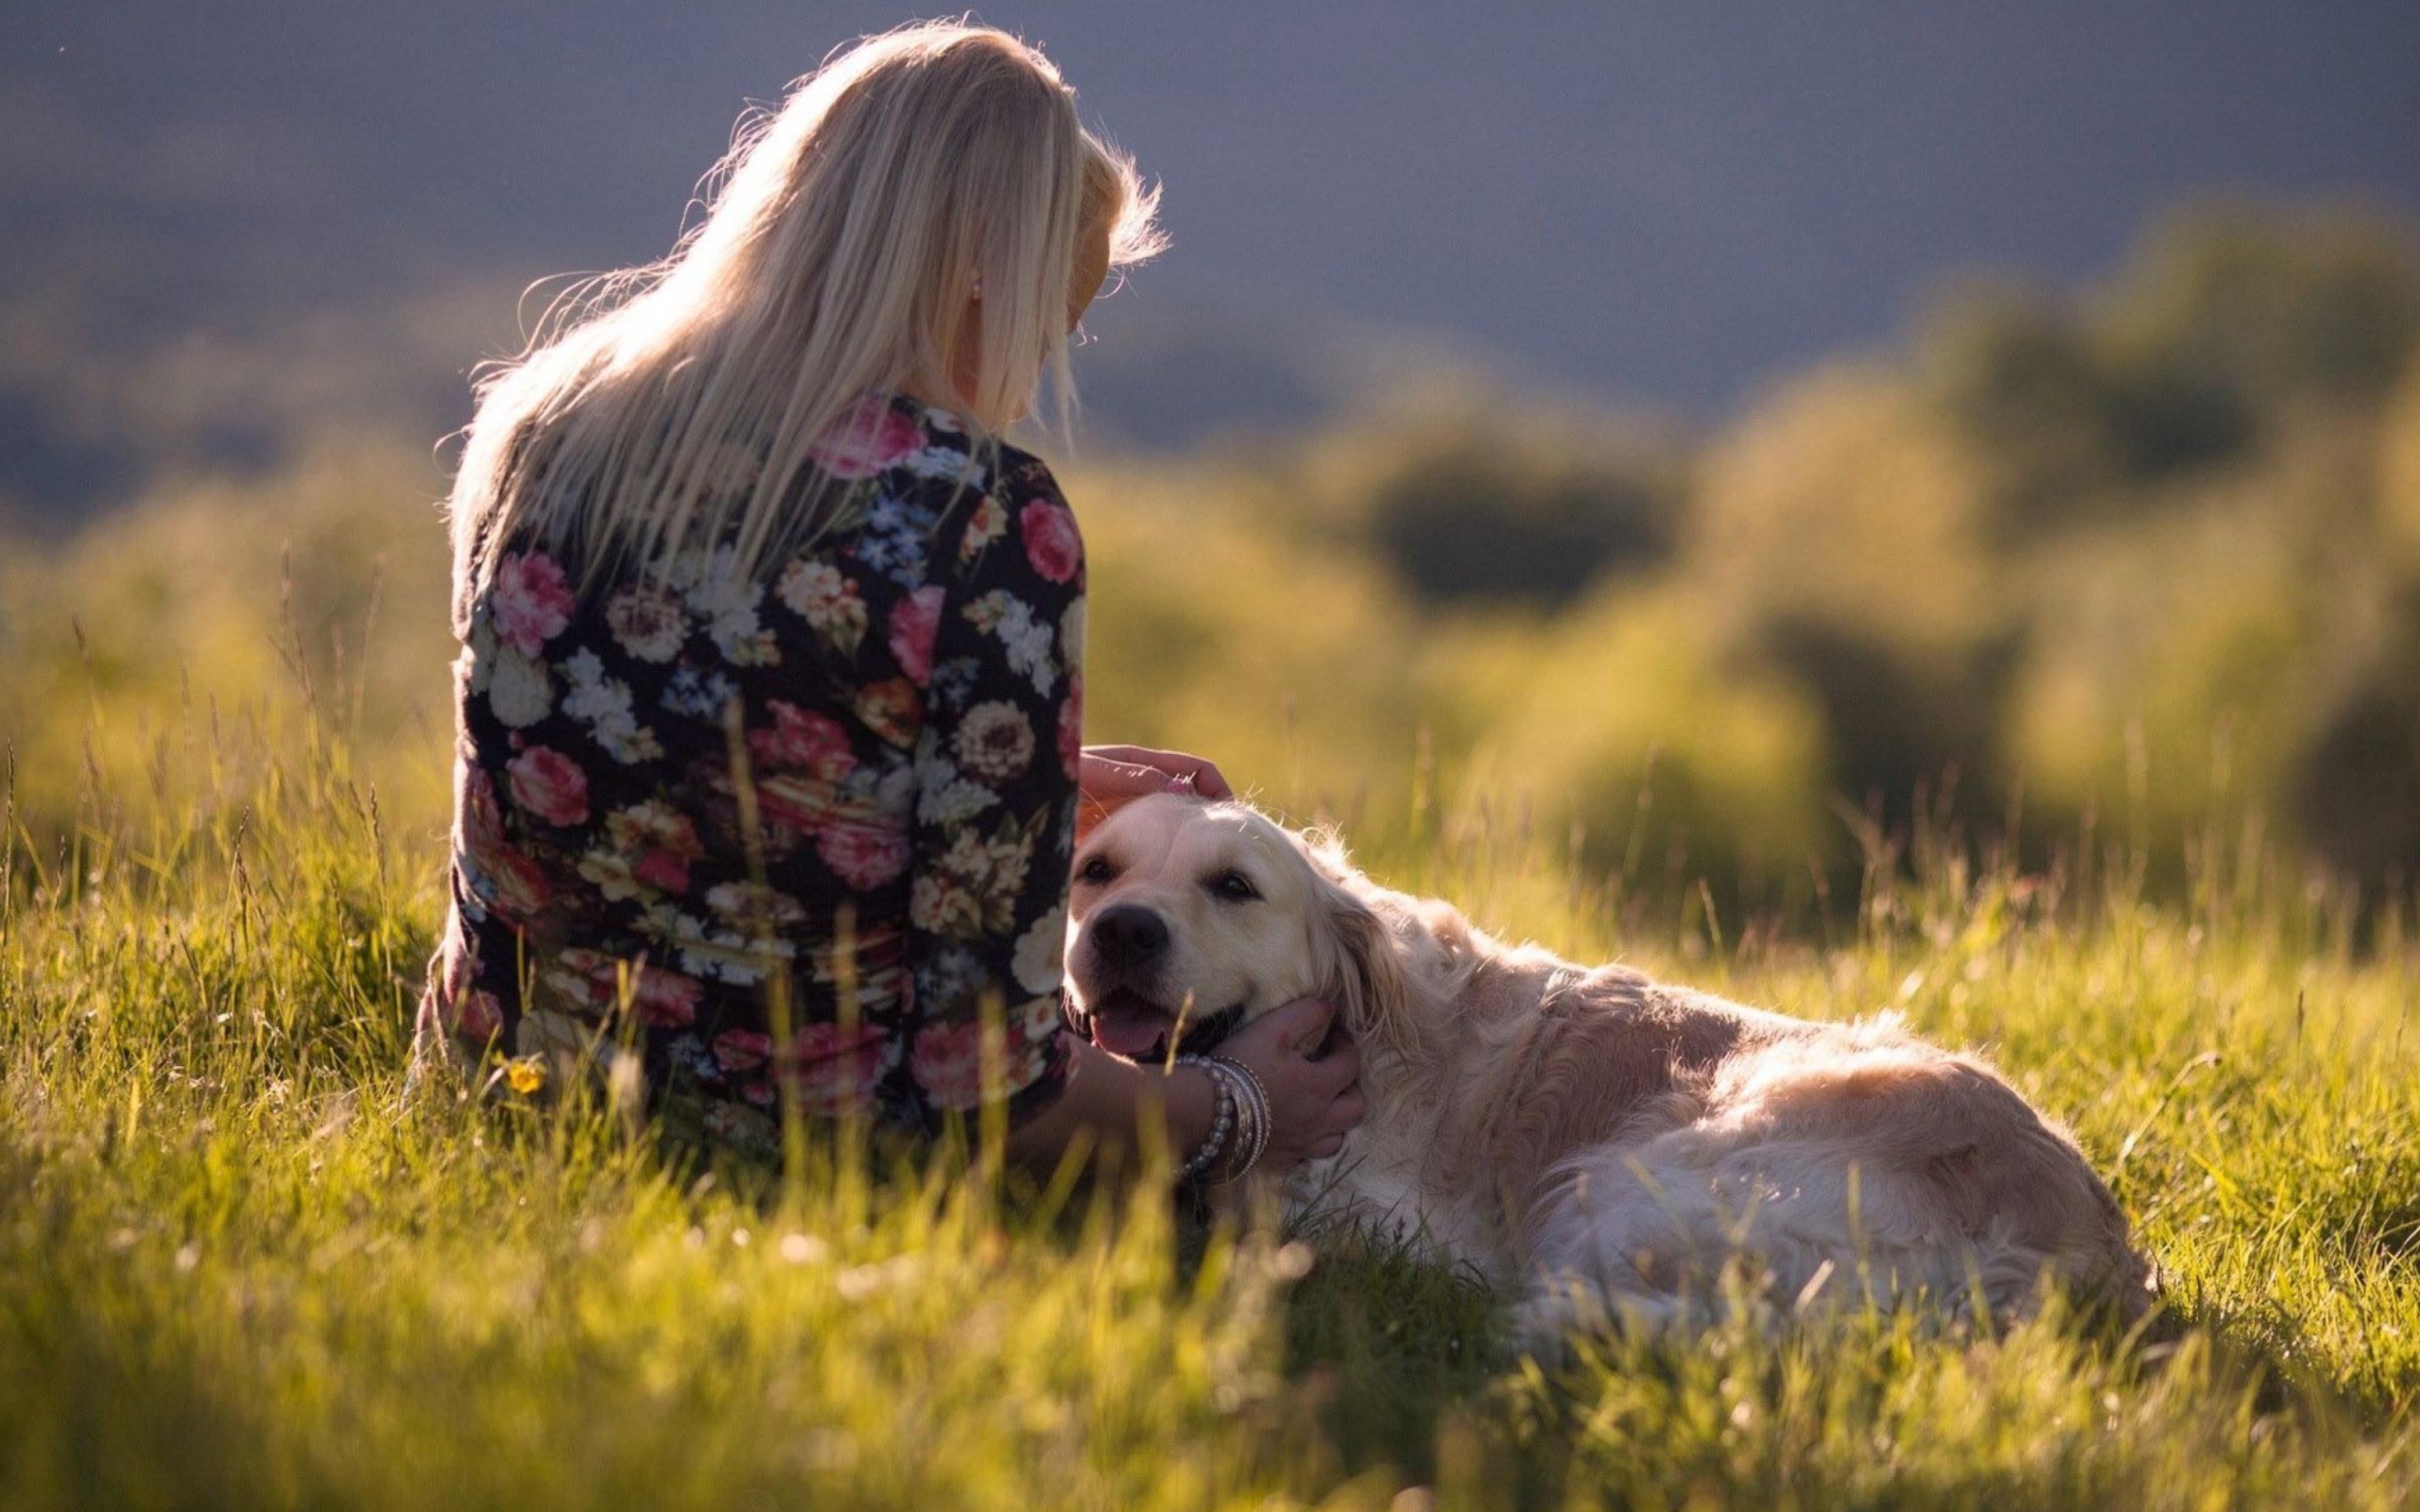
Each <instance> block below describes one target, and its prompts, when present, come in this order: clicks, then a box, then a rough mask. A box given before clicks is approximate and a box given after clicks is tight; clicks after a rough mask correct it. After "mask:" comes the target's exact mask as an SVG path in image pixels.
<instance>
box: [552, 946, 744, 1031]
mask: <svg viewBox="0 0 2420 1512" xmlns="http://www.w3.org/2000/svg"><path fill="white" fill-rule="evenodd" d="M556 960H557V961H558V962H560V963H561V964H562V968H563V970H562V971H554V972H550V973H549V974H548V975H547V978H546V985H547V986H549V987H552V988H555V989H556V990H558V991H560V992H562V994H563V995H564V996H566V997H568V998H570V999H571V1000H572V1001H573V1002H574V1003H576V1004H578V1005H581V1006H583V1007H586V1008H588V1009H589V1010H590V1011H592V1012H595V1013H599V1014H603V1013H611V1012H613V1011H614V1010H615V1009H617V1008H620V1007H621V1006H622V1005H623V1004H624V1003H625V1001H627V1002H628V1004H629V1005H630V1010H631V1013H632V1014H633V1015H634V1016H635V1017H636V1018H637V1019H638V1021H639V1022H641V1023H647V1024H653V1025H656V1026H658V1027H660V1028H666V1029H685V1028H687V1027H688V1026H689V1025H690V1024H691V1023H692V1022H696V1020H697V1017H698V1002H699V1000H700V998H702V997H703V996H704V995H705V987H704V985H703V984H702V983H700V981H699V980H698V979H697V978H696V977H693V976H683V975H682V974H681V973H680V972H678V971H666V970H664V969H663V968H661V967H656V966H649V965H648V964H646V963H645V962H643V961H625V960H621V959H619V958H617V957H615V956H612V955H608V954H605V953H604V952H602V951H591V950H580V949H578V948H574V949H571V950H567V951H564V952H562V954H559V955H558V956H556Z"/></svg>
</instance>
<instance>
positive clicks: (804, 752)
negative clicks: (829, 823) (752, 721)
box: [748, 698, 857, 782]
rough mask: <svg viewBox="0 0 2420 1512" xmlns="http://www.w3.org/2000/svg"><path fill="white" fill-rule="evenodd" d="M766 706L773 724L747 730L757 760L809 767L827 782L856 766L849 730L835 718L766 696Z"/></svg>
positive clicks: (749, 744)
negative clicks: (767, 728) (759, 728)
mask: <svg viewBox="0 0 2420 1512" xmlns="http://www.w3.org/2000/svg"><path fill="white" fill-rule="evenodd" d="M765 707H766V708H767V709H768V710H769V711H770V712H771V713H772V715H773V728H772V729H770V730H750V731H749V732H748V748H749V749H750V750H751V751H752V752H754V753H755V756H756V759H757V760H758V761H760V762H763V763H764V764H765V765H768V766H786V767H795V768H799V769H801V770H804V771H810V772H813V773H814V774H815V775H816V776H818V777H821V778H823V779H824V780H826V781H827V782H838V781H839V780H840V779H841V778H843V777H846V776H848V775H849V773H850V772H851V771H853V770H855V769H856V765H857V758H856V754H855V753H853V752H852V751H851V750H850V749H849V732H848V731H847V730H843V729H841V728H840V723H839V721H838V720H836V719H834V718H832V717H831V716H830V715H828V714H820V713H815V712H814V711H813V710H811V709H802V708H800V707H799V706H798V705H796V704H794V703H785V702H783V701H782V700H781V699H779V698H769V699H767V700H766V703H765Z"/></svg>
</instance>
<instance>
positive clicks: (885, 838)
mask: <svg viewBox="0 0 2420 1512" xmlns="http://www.w3.org/2000/svg"><path fill="white" fill-rule="evenodd" d="M815 852H816V854H818V855H820V856H821V857H822V858H823V864H824V865H825V866H827V867H830V868H832V874H833V875H834V876H836V877H838V878H839V879H840V880H841V881H842V882H845V883H847V884H848V885H850V886H852V887H856V888H858V889H859V890H864V889H866V888H870V887H879V886H881V885H883V884H885V883H887V882H891V881H894V880H896V879H897V878H898V876H899V874H900V873H901V872H902V871H905V870H907V869H908V837H907V836H906V835H905V834H902V833H899V832H898V831H897V830H892V829H887V828H885V827H883V826H881V825H878V824H859V823H856V822H855V821H852V820H848V819H839V820H835V821H834V822H832V823H830V824H827V825H825V826H824V827H823V831H822V833H820V834H818V835H817V836H816V837H815Z"/></svg>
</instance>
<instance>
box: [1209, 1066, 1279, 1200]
mask: <svg viewBox="0 0 2420 1512" xmlns="http://www.w3.org/2000/svg"><path fill="white" fill-rule="evenodd" d="M1203 1058H1204V1059H1206V1060H1209V1061H1211V1062H1213V1063H1214V1064H1216V1065H1218V1066H1219V1067H1220V1068H1221V1069H1223V1070H1225V1071H1226V1072H1228V1073H1229V1074H1231V1075H1233V1076H1234V1077H1235V1079H1236V1090H1237V1091H1239V1092H1241V1093H1242V1094H1243V1101H1244V1102H1245V1104H1246V1105H1247V1106H1246V1108H1244V1110H1243V1114H1242V1123H1243V1131H1242V1143H1243V1146H1244V1153H1243V1158H1242V1159H1241V1160H1237V1161H1236V1165H1235V1169H1234V1172H1233V1173H1232V1174H1231V1175H1230V1176H1229V1177H1228V1179H1229V1180H1231V1181H1236V1180H1241V1179H1242V1178H1243V1177H1245V1176H1246V1175H1247V1174H1248V1173H1250V1172H1251V1170H1252V1168H1253V1166H1255V1165H1258V1164H1259V1163H1260V1158H1261V1157H1262V1156H1263V1155H1266V1154H1268V1153H1269V1136H1270V1133H1271V1125H1272V1124H1273V1123H1274V1120H1272V1119H1271V1117H1270V1112H1269V1089H1268V1088H1267V1087H1265V1086H1263V1085H1261V1080H1260V1076H1259V1074H1257V1073H1256V1072H1254V1071H1253V1069H1252V1068H1251V1067H1250V1066H1247V1065H1245V1064H1244V1063H1243V1062H1242V1061H1240V1060H1230V1059H1228V1058H1227V1057H1225V1056H1206V1057H1203Z"/></svg>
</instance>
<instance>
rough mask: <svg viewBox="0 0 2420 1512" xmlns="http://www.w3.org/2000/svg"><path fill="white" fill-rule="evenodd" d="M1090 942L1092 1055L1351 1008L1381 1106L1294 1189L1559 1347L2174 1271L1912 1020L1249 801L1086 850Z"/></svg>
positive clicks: (2127, 1293) (1075, 919) (1148, 1051)
mask: <svg viewBox="0 0 2420 1512" xmlns="http://www.w3.org/2000/svg"><path fill="white" fill-rule="evenodd" d="M1070 917H1071V922H1070V936H1069V940H1068V953H1067V968H1068V981H1069V984H1070V987H1071V988H1072V991H1073V994H1074V1006H1075V1008H1076V1010H1077V1013H1078V1016H1079V1018H1080V1022H1084V1023H1086V1025H1087V1026H1088V1028H1089V1032H1090V1033H1091V1034H1092V1036H1093V1038H1094V1040H1095V1041H1096V1042H1097V1043H1098V1044H1099V1045H1101V1046H1102V1047H1103V1048H1105V1049H1107V1050H1110V1051H1112V1052H1115V1053H1116V1054H1120V1055H1124V1056H1128V1057H1152V1056H1155V1055H1159V1054H1162V1053H1164V1052H1165V1051H1166V1049H1167V1044H1168V1040H1169V1037H1170V1036H1171V1035H1177V1036H1180V1037H1181V1039H1182V1042H1183V1043H1184V1046H1185V1047H1186V1048H1188V1049H1198V1048H1201V1047H1202V1045H1203V1043H1204V1042H1205V1041H1208V1040H1215V1039H1216V1037H1218V1036H1219V1035H1221V1034H1223V1033H1224V1032H1226V1031H1227V1030H1229V1029H1232V1028H1233V1026H1234V1025H1236V1023H1238V1022H1243V1021H1244V1020H1246V1019H1248V1018H1250V1017H1252V1016H1253V1015H1256V1014H1259V1013H1264V1012H1267V1011H1269V1010H1270V1009H1272V1008H1274V1007H1277V1006H1278V1005H1282V1004H1285V1003H1288V1002H1290V1001H1292V1000H1294V999H1297V998H1302V997H1308V996H1322V997H1326V998H1329V999H1330V1000H1332V1001H1334V1002H1337V1003H1338V1004H1340V1005H1341V1008H1342V1011H1343V1014H1344V1017H1345V1022H1347V1024H1348V1025H1349V1027H1350V1029H1351V1032H1352V1033H1353V1035H1354V1037H1355V1038H1356V1040H1357V1041H1358V1042H1359V1044H1360V1047H1361V1052H1362V1056H1363V1071H1362V1089H1363V1091H1364V1092H1365V1093H1366V1095H1367V1097H1368V1099H1369V1116H1368V1118H1367V1121H1366V1122H1365V1123H1364V1124H1363V1125H1361V1126H1360V1127H1359V1128H1358V1129H1357V1130H1356V1131H1355V1132H1354V1133H1353V1135H1352V1136H1351V1137H1350V1138H1349V1139H1348V1140H1347V1141H1346V1143H1345V1146H1344V1150H1343V1152H1342V1153H1341V1154H1340V1155H1339V1156H1337V1157H1336V1158H1335V1159H1333V1160H1325V1161H1316V1162H1312V1163H1311V1164H1310V1165H1308V1166H1305V1167H1304V1168H1302V1169H1301V1170H1299V1171H1297V1172H1295V1173H1294V1174H1293V1175H1292V1176H1291V1177H1288V1181H1287V1184H1286V1188H1285V1194H1286V1196H1287V1199H1288V1203H1289V1204H1291V1205H1293V1206H1294V1207H1296V1208H1297V1209H1298V1210H1299V1209H1300V1208H1301V1207H1303V1206H1305V1205H1310V1204H1319V1205H1322V1206H1324V1205H1328V1204H1334V1205H1336V1206H1338V1207H1339V1208H1340V1210H1341V1211H1344V1212H1345V1213H1347V1214H1349V1215H1351V1216H1353V1217H1355V1218H1356V1219H1358V1220H1361V1221H1365V1222H1369V1223H1372V1224H1374V1225H1376V1226H1379V1227H1381V1228H1387V1229H1394V1230H1396V1231H1397V1232H1399V1233H1400V1234H1402V1235H1403V1236H1404V1237H1405V1238H1407V1239H1408V1240H1409V1241H1410V1242H1411V1243H1413V1244H1415V1245H1416V1246H1421V1247H1422V1248H1423V1249H1424V1250H1425V1251H1426V1253H1428V1254H1429V1255H1431V1256H1432V1257H1433V1258H1437V1259H1441V1260H1444V1261H1447V1262H1449V1263H1451V1262H1459V1263H1467V1264H1469V1265H1471V1266H1473V1267H1475V1268H1476V1269H1477V1270H1478V1272H1479V1273H1481V1274H1482V1275H1484V1276H1486V1277H1488V1278H1490V1279H1492V1280H1495V1281H1497V1282H1499V1283H1513V1284H1526V1285H1527V1286H1528V1288H1529V1298H1530V1300H1529V1304H1528V1309H1527V1316H1528V1324H1529V1327H1530V1330H1531V1331H1532V1332H1549V1331H1552V1330H1554V1329H1557V1328H1560V1327H1562V1326H1564V1325H1565V1324H1568V1323H1570V1322H1573V1321H1577V1320H1578V1319H1580V1318H1582V1317H1583V1316H1594V1315H1600V1314H1614V1315H1628V1316H1632V1317H1636V1318H1640V1319H1644V1320H1646V1321H1649V1322H1654V1321H1659V1320H1670V1319H1674V1318H1685V1317H1688V1316H1692V1315H1699V1314H1702V1313H1703V1310H1704V1309H1705V1308H1707V1307H1708V1306H1709V1305H1710V1304H1713V1303H1714V1302H1716V1300H1717V1298H1718V1293H1719V1291H1720V1288H1721V1286H1722V1285H1723V1284H1724V1277H1725V1273H1726V1266H1729V1265H1732V1264H1734V1263H1738V1264H1739V1265H1740V1266H1741V1268H1740V1269H1739V1270H1737V1272H1735V1273H1733V1274H1735V1275H1737V1276H1744V1277H1747V1278H1749V1279H1750V1280H1752V1281H1753V1282H1754V1283H1755V1284H1757V1285H1759V1286H1761V1287H1763V1288H1765V1295H1767V1296H1769V1297H1772V1298H1775V1299H1777V1300H1778V1301H1780V1302H1782V1303H1784V1304H1789V1305H1795V1306H1796V1307H1798V1308H1799V1309H1800V1310H1802V1311H1804V1310H1806V1308H1808V1307H1809V1306H1827V1307H1828V1306H1830V1305H1834V1304H1837V1303H1841V1302H1846V1303H1849V1304H1852V1305H1862V1304H1863V1303H1864V1301H1865V1300H1866V1299H1868V1298H1871V1299H1872V1300H1874V1301H1875V1302H1876V1304H1878V1305H1882V1306H1890V1305H1893V1304H1894V1303H1896V1302H1899V1301H1903V1300H1910V1299H1915V1298H1919V1297H1922V1298H1929V1299H1931V1300H1932V1301H1933V1302H1934V1303H1936V1304H1938V1305H1940V1306H1941V1307H1943V1308H1945V1309H1946V1310H1948V1311H1949V1312H1951V1313H1952V1314H1967V1313H1971V1312H1973V1311H1975V1310H1977V1309H1978V1308H1980V1309H1982V1310H1987V1311H1988V1312H1989V1313H1991V1314H1993V1315H1995V1316H2002V1317H2005V1316H2012V1315H2019V1314H2024V1313H2027V1312H2029V1311H2031V1309H2032V1308H2033V1307H2034V1306H2035V1305H2036V1303H2037V1302H2038V1300H2039V1297H2040V1288H2041V1285H2042V1283H2043V1282H2044V1281H2045V1280H2050V1281H2054V1282H2056V1283H2058V1284H2059V1285H2061V1286H2063V1287H2064V1288H2066V1290H2067V1291H2068V1292H2069V1293H2070V1294H2071V1295H2074V1294H2083V1295H2086V1296H2089V1297H2099V1298H2103V1299H2105V1300H2106V1301H2108V1302H2110V1303H2113V1304H2114V1305H2115V1306H2116V1307H2117V1308H2118V1310H2119V1312H2120V1313H2121V1314H2123V1315H2125V1316H2127V1317H2130V1318H2131V1317H2133V1316H2135V1315H2137V1314H2139V1313H2140V1312H2141V1310H2142V1308H2143V1307H2144V1306H2145V1304H2146V1303H2147V1301H2148V1278H2149V1274H2150V1273H2149V1270H2148V1267H2147V1266H2146V1264H2145V1263H2144V1261H2143V1260H2142V1258H2141V1257H2140V1256H2139V1255H2137V1254H2136V1253H2135V1250H2134V1248H2133V1247H2132V1246H2131V1245H2130V1244H2129V1242H2128V1237H2127V1226H2126V1218H2125V1215H2124V1214H2123V1213H2122V1212H2121V1211H2119V1209H2118V1204H2117V1202H2116V1201H2115V1200H2114V1199H2113V1198H2112V1197H2111V1196H2110V1194H2109V1190H2108V1188H2107V1187H2105V1186H2103V1185H2102V1184H2101V1182H2100V1178H2099V1177H2096V1176H2095V1175H2094V1174H2093V1172H2092V1169H2091V1167H2090V1166H2089V1165H2087V1164H2086V1163H2085V1161H2084V1160H2083V1156H2082V1155H2081V1154H2080V1153H2079V1152H2078V1151H2077V1148H2076V1145H2075V1142H2074V1141H2073V1140H2072V1139H2071V1138H2069V1137H2068V1135H2067V1134H2066V1132H2065V1131H2063V1130H2061V1129H2060V1128H2059V1127H2058V1126H2057V1125H2053V1124H2051V1123H2050V1122H2049V1121H2048V1120H2047V1119H2045V1118H2044V1117H2043V1116H2042V1115H2041V1114H2040V1113H2038V1112H2036V1111H2035V1110H2034V1109H2033V1108H2031V1107H2029V1106H2028V1105H2027V1104H2026V1102H2025V1100H2024V1099H2023V1098H2021V1097H2019V1096H2018V1095H2017V1093H2016V1092H2015V1091H2014V1090H2012V1089H2011V1088H2010V1087H2009V1085H2008V1084H2007V1083H2006V1082H2005V1081H2003V1080H2001V1079H2000V1078H1999V1076H1997V1074H1994V1073H1993V1072H1992V1071H1991V1070H1990V1069H1989V1068H1988V1067H1986V1066H1984V1065H1983V1064H1982V1063H1981V1062H1979V1061H1978V1060H1976V1059H1974V1058H1972V1057H1966V1056H1960V1055H1952V1054H1950V1053H1947V1052H1945V1051H1943V1050H1940V1049H1937V1048H1934V1047H1933V1046H1930V1045H1927V1044H1926V1043H1924V1042H1923V1041H1921V1040H1917V1039H1915V1038H1914V1037H1912V1036H1911V1035H1910V1034H1909V1033H1908V1032H1907V1031H1906V1030H1904V1029H1903V1028H1901V1027H1900V1025H1899V1023H1898V1022H1896V1020H1895V1018H1889V1017H1886V1018H1882V1019H1877V1020H1871V1021H1866V1022H1857V1023H1814V1022H1804V1021H1801V1020H1796V1019H1790V1018H1785V1017H1783V1016H1781V1015H1779V1014H1774V1013H1767V1012H1762V1011H1759V1010H1757V1009H1755V1008H1749V1007H1743V1006H1741V1005H1737V1004H1735V1003H1729V1002H1725V1001H1724V1000H1722V999H1720V998H1717V997H1713V996H1710V995H1708V994H1705V993H1702V992H1694V991H1690V990H1688V989H1687V988H1677V987H1669V986H1665V985H1663V984H1660V983H1657V982H1653V981H1651V980H1650V979H1648V978H1647V977H1646V976H1644V975H1642V974H1641V973H1639V972H1637V971H1632V970H1629V969H1627V968H1624V967H1619V966H1604V967H1595V968H1588V967H1581V966H1574V965H1572V964H1571V963H1569V962H1567V961H1564V960H1560V959H1558V958H1556V957H1555V956H1554V955H1552V954H1548V953H1547V952H1546V951H1544V950H1541V949H1539V948H1537V947H1535V946H1529V945H1507V944H1504V943H1503V942H1501V941H1498V940H1495V939H1493V938H1491V937H1490V936H1487V935H1485V934H1482V933H1481V932H1479V931H1478V930H1477V929H1475V928H1473V927H1472V926H1471V925H1470V924H1468V923H1467V922H1465V921H1464V920H1463V919H1462V918H1461V916H1460V915H1459V914H1457V913H1456V912H1455V911H1454V910H1453V909H1452V908H1451V907H1450V906H1448V905H1446V904H1444V903H1442V902H1429V901H1424V900H1421V899H1416V898H1411V897H1408V896H1406V895H1404V894H1401V893H1395V892H1391V891H1388V890H1387V889H1385V888H1383V887H1380V886H1378V885H1375V884H1374V883H1373V882H1371V881H1370V879H1369V878H1367V877H1365V876H1363V875H1361V874H1360V873H1359V872H1357V871H1356V870H1355V869H1353V868H1352V867H1351V866H1350V865H1349V864H1348V863H1347V862H1346V860H1345V857H1344V853H1343V851H1341V849H1340V848H1339V847H1337V846H1336V845H1334V844H1333V843H1332V842H1328V841H1326V840H1323V839H1320V838H1315V837H1305V836H1302V835H1298V834H1295V833H1291V832H1289V831H1288V830H1286V829H1284V828H1282V827H1280V826H1279V825H1277V824H1276V823H1275V822H1273V821H1271V819H1270V818H1268V817H1267V816H1264V815H1261V814H1259V813H1257V812H1256V811H1254V810H1253V809H1252V808H1250V807H1247V806H1245V805H1243V804H1239V803H1231V802H1230V803H1211V802H1204V801H1202V800H1200V799H1191V798H1185V797H1178V796H1164V797H1155V798H1150V799H1142V800H1140V801H1138V802H1135V803H1132V804H1130V805H1128V806H1127V807H1126V808H1124V809H1122V810H1120V811H1119V812H1118V813H1116V814H1115V816H1112V817H1110V818H1109V819H1107V820H1106V821H1104V822H1103V823H1101V824H1100V825H1099V826H1098V828H1096V829H1095V830H1094V831H1093V832H1092V833H1091V834H1090V835H1089V837H1088V838H1087V839H1086V840H1085V842H1084V843H1083V845H1082V846H1081V847H1080V849H1079V851H1078V852H1077V856H1076V864H1075V882H1074V898H1073V905H1072V913H1071V916H1070Z"/></svg>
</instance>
